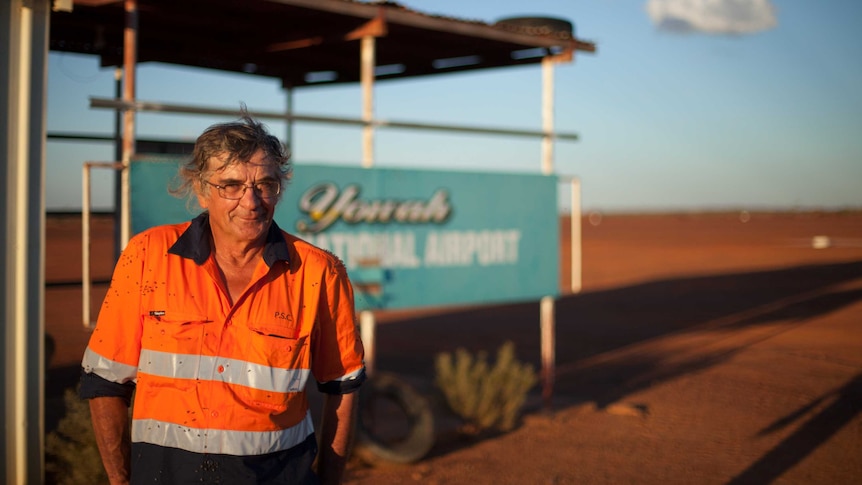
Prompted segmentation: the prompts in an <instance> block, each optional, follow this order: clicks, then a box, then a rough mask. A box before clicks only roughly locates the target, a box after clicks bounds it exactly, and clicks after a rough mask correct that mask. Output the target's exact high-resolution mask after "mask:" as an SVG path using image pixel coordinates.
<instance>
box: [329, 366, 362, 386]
mask: <svg viewBox="0 0 862 485" xmlns="http://www.w3.org/2000/svg"><path fill="white" fill-rule="evenodd" d="M363 370H365V366H362V367H360V368H358V369H356V370H355V371H353V372H351V373H349V374H345V375H343V376H341V377H339V378H337V379H332V380H333V381H339V382H341V381H352V380H354V379H356V378H357V377H359V376H360V375H361V374H362V371H363Z"/></svg>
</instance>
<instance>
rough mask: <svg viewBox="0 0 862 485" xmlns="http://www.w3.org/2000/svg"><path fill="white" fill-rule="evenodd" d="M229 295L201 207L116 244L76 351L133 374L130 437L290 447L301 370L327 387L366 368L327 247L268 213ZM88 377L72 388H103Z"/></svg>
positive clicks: (221, 447)
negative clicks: (249, 263) (262, 235)
mask: <svg viewBox="0 0 862 485" xmlns="http://www.w3.org/2000/svg"><path fill="white" fill-rule="evenodd" d="M228 295H229V294H228V291H227V289H226V287H225V284H224V282H223V281H222V278H221V276H220V272H219V269H218V267H217V265H216V262H215V256H214V254H213V253H212V251H211V232H210V228H209V219H208V215H207V214H206V213H204V214H202V215H201V216H198V217H197V218H196V219H194V220H193V221H191V222H186V223H183V224H176V225H167V226H159V227H155V228H152V229H149V230H147V231H144V232H142V233H140V234H138V235H136V236H135V237H134V238H132V240H131V241H130V242H129V245H128V247H127V248H126V249H125V250H124V251H123V254H122V256H121V257H120V260H119V261H118V263H117V265H116V268H115V270H114V275H113V278H112V280H111V285H110V288H109V289H108V293H107V296H106V297H105V300H104V302H103V304H102V308H101V310H100V313H99V318H98V321H97V324H96V328H95V330H94V332H93V334H92V336H91V338H90V341H89V345H88V347H87V350H86V352H85V354H84V359H83V363H82V365H83V367H84V371H85V373H88V374H94V375H96V376H99V377H101V378H102V379H104V380H106V381H110V383H114V384H113V385H123V384H126V385H128V384H127V383H130V382H135V383H136V394H135V401H134V411H133V416H132V442H133V443H136V442H143V443H151V444H155V445H159V446H165V447H172V448H179V449H183V450H187V451H191V452H195V453H219V454H228V455H239V456H248V455H262V454H267V453H272V452H276V451H283V450H287V449H289V448H291V447H292V446H295V445H297V444H299V443H301V442H303V441H304V440H305V439H306V438H308V436H309V435H310V434H311V433H312V432H313V424H312V422H311V417H310V413H309V411H308V401H307V398H306V394H305V386H306V382H307V380H308V378H309V375H312V376H313V377H314V378H315V379H316V380H317V382H318V387H319V388H320V390H321V391H323V392H327V393H333V394H338V393H348V392H353V391H355V390H356V389H358V387H359V385H360V384H361V383H362V381H363V380H364V378H365V372H364V365H363V348H362V342H361V340H360V338H359V333H358V329H357V325H356V316H355V311H354V307H353V289H352V287H351V284H350V281H349V279H348V277H347V272H346V270H345V268H344V265H343V264H342V263H341V261H340V260H339V259H338V258H337V257H335V256H334V255H332V254H331V253H329V252H326V251H324V250H321V249H319V248H316V247H314V246H312V245H310V244H308V243H306V242H304V241H302V240H301V239H298V238H296V237H294V236H292V235H290V234H288V233H286V232H283V231H281V230H280V229H279V228H278V227H277V226H276V225H275V223H273V224H272V227H271V228H270V232H269V234H268V237H267V243H266V248H265V250H264V253H263V258H262V259H261V260H260V261H259V262H258V265H257V267H256V268H255V270H254V276H253V277H252V280H251V282H250V283H249V285H248V287H247V288H246V289H245V291H244V292H243V293H242V295H241V296H239V297H238V298H237V301H236V302H234V303H233V305H231V302H230V298H229V296H228ZM85 377H86V376H85ZM102 379H97V380H98V381H101V382H104V381H102ZM91 382H92V379H90V380H87V379H83V380H82V390H81V394H82V395H83V396H87V394H88V392H89V393H90V395H104V394H99V393H95V394H94V393H92V390H90V391H88V390H87V389H84V387H85V386H92V384H91Z"/></svg>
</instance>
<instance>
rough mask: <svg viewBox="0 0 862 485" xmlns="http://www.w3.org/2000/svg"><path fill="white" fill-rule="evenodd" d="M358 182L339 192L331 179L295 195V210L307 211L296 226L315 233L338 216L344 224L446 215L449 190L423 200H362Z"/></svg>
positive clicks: (437, 218)
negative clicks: (300, 194) (306, 217)
mask: <svg viewBox="0 0 862 485" xmlns="http://www.w3.org/2000/svg"><path fill="white" fill-rule="evenodd" d="M359 192H360V190H359V186H358V185H356V184H352V185H348V186H346V187H345V188H344V190H343V191H341V192H340V193H339V190H338V187H337V186H336V185H335V184H333V183H322V184H318V185H314V186H312V187H310V188H309V189H308V190H306V191H305V193H303V194H302V196H301V197H300V198H299V210H300V211H301V212H303V213H305V214H307V215H308V219H307V220H300V221H298V222H297V223H296V228H297V229H298V230H299V231H300V232H303V233H310V234H316V233H319V232H321V231H323V230H324V229H326V228H327V227H329V226H331V225H332V224H334V223H335V222H337V221H338V220H339V219H341V220H343V221H344V222H346V223H348V224H357V223H360V222H364V223H368V224H388V223H390V222H397V223H401V224H426V223H436V224H440V223H443V222H445V221H446V219H448V218H449V215H450V214H451V213H452V208H451V207H450V206H449V194H448V193H447V192H446V191H445V190H443V189H439V190H437V191H436V192H434V194H433V195H432V196H431V198H430V199H428V200H427V201H423V200H395V199H389V200H362V199H359Z"/></svg>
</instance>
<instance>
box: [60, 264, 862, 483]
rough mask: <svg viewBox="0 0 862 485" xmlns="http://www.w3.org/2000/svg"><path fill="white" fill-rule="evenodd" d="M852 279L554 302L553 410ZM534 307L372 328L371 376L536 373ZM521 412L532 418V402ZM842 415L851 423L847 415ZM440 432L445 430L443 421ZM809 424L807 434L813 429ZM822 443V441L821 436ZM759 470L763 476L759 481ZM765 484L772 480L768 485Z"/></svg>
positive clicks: (63, 371)
mask: <svg viewBox="0 0 862 485" xmlns="http://www.w3.org/2000/svg"><path fill="white" fill-rule="evenodd" d="M858 278H862V262H859V261H854V262H847V263H838V264H826V265H809V266H800V267H794V268H788V269H780V270H773V271H763V272H751V273H738V274H725V275H715V276H702V277H690V278H678V279H667V280H660V281H654V282H648V283H643V284H638V285H633V286H629V287H623V288H616V289H611V290H603V291H596V292H586V293H582V294H578V295H569V296H564V297H561V298H559V299H558V300H557V304H556V310H555V311H556V334H557V347H556V365H557V375H556V383H555V389H554V392H555V397H554V403H555V406H556V407H557V408H560V407H563V406H571V405H575V404H578V403H582V402H594V403H596V405H597V406H599V407H603V406H606V405H608V404H611V403H613V402H616V401H618V400H620V399H622V398H624V397H625V396H626V395H628V394H631V393H633V392H636V391H638V390H639V389H642V388H644V387H647V386H650V385H655V384H656V383H660V382H662V381H665V380H670V379H674V378H677V377H680V376H683V375H686V374H688V373H691V372H695V371H700V370H703V369H706V368H709V367H711V366H713V365H716V364H718V363H720V362H723V361H725V360H727V359H728V358H730V357H731V356H733V355H734V353H735V352H737V351H739V350H741V348H744V346H745V345H747V344H741V347H731V348H721V349H718V350H716V351H714V352H703V353H696V354H693V356H692V357H690V358H683V359H673V360H671V361H670V362H671V363H668V360H667V359H665V358H664V357H665V356H662V355H657V354H651V353H637V352H632V353H628V354H623V357H622V358H613V359H602V358H601V357H602V355H604V354H607V353H609V352H619V351H620V350H621V349H626V348H629V347H631V346H633V345H635V344H640V343H644V342H648V341H650V340H651V339H656V338H659V337H665V336H668V335H672V334H677V335H678V334H684V333H686V332H693V331H695V330H702V329H704V328H724V329H743V328H750V327H756V326H763V325H766V324H771V323H775V322H785V323H784V324H783V325H786V326H791V327H792V326H796V325H800V324H804V323H805V322H806V321H808V320H809V319H811V318H814V317H817V316H821V315H824V314H827V313H830V312H833V311H835V310H838V309H840V308H842V307H845V306H848V305H851V304H853V303H854V302H857V301H859V300H862V290H859V289H856V290H841V289H838V288H836V286H837V285H839V284H841V283H844V282H849V281H852V280H855V279H858ZM538 322H539V305H538V303H537V302H531V303H519V304H508V305H495V306H486V307H478V308H471V309H462V310H457V311H450V312H443V313H435V314H434V315H432V316H424V317H418V318H416V317H413V318H404V319H402V320H395V319H392V318H390V319H388V323H386V324H382V325H379V326H378V327H377V335H376V345H375V347H376V349H377V354H376V360H375V366H376V368H377V369H378V370H382V371H389V372H393V373H395V374H398V375H400V376H403V377H404V378H405V379H406V380H407V381H408V382H410V383H411V384H413V385H414V386H416V387H417V389H418V390H419V391H420V392H422V393H424V394H426V395H429V396H430V395H432V394H434V393H435V390H434V388H433V375H434V356H435V355H437V354H438V353H440V352H444V351H453V350H455V349H457V348H459V347H463V348H466V349H468V350H470V351H472V352H475V351H477V350H485V351H488V352H489V354H490V355H494V352H495V351H496V349H497V348H499V347H500V345H502V344H503V343H504V342H505V341H507V340H512V341H514V342H515V343H516V348H517V354H518V358H519V359H520V360H521V361H524V362H531V363H534V364H535V365H536V366H538V364H539V362H540V335H539V325H538ZM79 373H80V370H79V368H77V367H68V368H67V367H64V368H54V369H51V370H49V371H48V373H47V375H46V401H47V405H46V428H47V429H48V430H51V429H53V426H55V425H56V420H57V419H58V418H59V415H60V413H61V412H62V411H61V410H59V411H58V410H56V409H53V408H52V406H53V405H56V403H57V401H58V398H59V402H60V403H61V402H62V400H61V397H62V393H63V390H64V389H66V388H69V387H74V386H75V385H76V383H77V379H78V375H79ZM859 392H860V379H859V377H857V378H856V379H855V380H854V381H853V382H851V383H849V384H848V385H847V387H846V388H844V389H840V390H837V391H836V393H837V394H836V395H837V396H839V398H838V399H837V400H836V402H835V403H834V404H833V405H832V406H830V407H829V408H827V409H826V410H824V411H822V412H821V413H820V414H819V415H818V416H817V417H815V418H813V419H812V420H811V423H813V424H812V425H811V426H804V427H803V428H802V429H801V430H800V431H799V432H798V433H796V434H794V435H793V436H791V437H790V438H788V439H787V440H785V441H784V442H783V443H782V444H781V445H780V446H779V447H778V448H776V449H775V450H773V452H772V453H770V454H769V455H767V456H765V457H763V459H761V460H760V461H759V462H757V463H755V464H754V465H752V467H751V468H749V469H748V470H746V471H744V472H743V473H742V475H740V476H739V480H741V482H739V483H742V482H744V481H747V480H749V479H752V478H754V477H765V476H766V475H767V474H768V473H769V470H775V469H776V468H782V467H784V468H786V467H789V466H792V464H793V463H795V461H796V460H798V459H799V455H800V453H802V454H803V455H802V456H804V454H807V453H808V452H810V451H811V450H812V449H813V448H811V446H814V447H816V445H817V443H819V442H822V441H824V440H825V439H826V438H828V436H829V435H831V434H832V433H834V432H836V431H837V430H838V429H840V428H841V427H842V426H843V425H844V424H845V423H846V422H848V421H849V419H851V418H852V416H853V415H855V413H858V412H859V409H858V406H857V407H855V408H850V410H849V411H848V407H847V406H848V404H847V403H848V400H849V399H850V398H851V397H853V396H855V398H856V399H858V394H859ZM531 402H532V403H533V404H532V405H531V408H528V409H527V412H537V411H539V406H538V404H537V403H539V402H540V400H539V399H531ZM848 413H853V414H852V415H849V414H848ZM441 422H445V420H441ZM815 425H816V427H815ZM824 433H825V435H824ZM473 443H474V442H472V441H471V442H462V443H457V442H456V443H453V442H448V443H441V444H440V445H438V446H436V447H435V448H434V449H433V450H432V452H431V454H432V455H440V454H445V453H448V452H449V451H452V450H454V449H457V448H458V447H459V446H469V445H470V444H473ZM764 470H766V471H764ZM772 478H774V477H772Z"/></svg>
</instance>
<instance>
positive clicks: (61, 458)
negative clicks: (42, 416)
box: [45, 389, 108, 485]
mask: <svg viewBox="0 0 862 485" xmlns="http://www.w3.org/2000/svg"><path fill="white" fill-rule="evenodd" d="M63 403H64V404H65V406H66V415H65V416H64V417H63V419H61V420H60V422H59V423H58V425H57V429H56V430H55V431H52V432H51V433H49V434H48V436H47V437H46V438H45V452H46V455H47V456H46V460H45V471H46V472H47V474H48V476H49V477H50V478H53V480H54V481H53V483H57V484H58V485H84V484H86V485H92V484H97V483H108V477H107V475H106V474H105V469H104V468H103V467H102V459H101V457H100V456H99V449H98V447H97V446H96V437H95V435H94V434H93V426H92V425H91V423H90V406H89V404H88V402H87V401H82V400H81V399H80V398H78V396H77V394H76V393H75V391H74V390H72V389H67V390H66V392H65V394H64V395H63Z"/></svg>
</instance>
